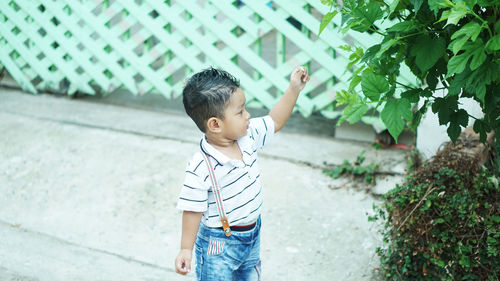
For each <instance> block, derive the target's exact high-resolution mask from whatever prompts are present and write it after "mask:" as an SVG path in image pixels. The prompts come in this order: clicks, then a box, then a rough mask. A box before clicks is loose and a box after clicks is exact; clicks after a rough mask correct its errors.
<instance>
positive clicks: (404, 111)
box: [380, 99, 413, 141]
mask: <svg viewBox="0 0 500 281" xmlns="http://www.w3.org/2000/svg"><path fill="white" fill-rule="evenodd" d="M380 117H381V118H382V121H383V122H384V124H385V125H386V126H387V129H388V130H389V133H390V134H391V136H392V137H393V138H394V139H395V140H396V141H397V139H398V137H399V135H400V134H401V132H402V131H403V128H404V126H405V121H404V120H403V118H404V119H406V120H407V121H411V120H412V118H413V114H412V112H411V104H410V102H409V101H408V100H407V99H399V100H389V101H388V102H386V103H385V106H384V109H383V110H382V112H381V113H380Z"/></svg>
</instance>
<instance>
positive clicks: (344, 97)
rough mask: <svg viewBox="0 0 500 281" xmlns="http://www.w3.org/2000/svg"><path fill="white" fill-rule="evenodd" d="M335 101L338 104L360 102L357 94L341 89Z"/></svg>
mask: <svg viewBox="0 0 500 281" xmlns="http://www.w3.org/2000/svg"><path fill="white" fill-rule="evenodd" d="M335 101H336V102H337V105H343V104H349V103H356V102H358V100H357V96H356V94H354V93H351V92H347V91H346V90H341V91H339V92H337V95H336V98H335Z"/></svg>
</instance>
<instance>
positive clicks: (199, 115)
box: [182, 67, 240, 132]
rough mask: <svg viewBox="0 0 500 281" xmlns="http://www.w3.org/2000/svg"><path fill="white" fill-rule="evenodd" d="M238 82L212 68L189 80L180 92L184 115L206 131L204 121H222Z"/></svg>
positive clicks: (222, 71)
mask: <svg viewBox="0 0 500 281" xmlns="http://www.w3.org/2000/svg"><path fill="white" fill-rule="evenodd" d="M239 87H240V81H239V80H238V79H236V78H235V77H234V76H232V75H231V74H229V73H228V72H226V71H224V70H221V69H215V68H213V67H210V68H207V69H204V70H202V71H200V72H198V73H196V74H194V75H193V76H191V78H189V79H188V80H187V82H186V86H185V87H184V90H183V91H182V96H183V97H182V102H183V103H184V109H185V110H186V113H187V114H188V115H189V117H191V119H193V121H194V123H196V126H198V128H199V129H200V130H201V131H202V132H205V131H206V121H207V120H208V119H210V118H212V117H217V118H220V119H224V110H225V109H226V106H227V104H228V102H229V99H230V98H231V95H232V94H233V93H234V92H235V91H236V89H238V88H239Z"/></svg>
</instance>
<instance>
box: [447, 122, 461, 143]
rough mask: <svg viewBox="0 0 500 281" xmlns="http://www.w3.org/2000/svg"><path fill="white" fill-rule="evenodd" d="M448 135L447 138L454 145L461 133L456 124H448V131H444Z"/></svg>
mask: <svg viewBox="0 0 500 281" xmlns="http://www.w3.org/2000/svg"><path fill="white" fill-rule="evenodd" d="M446 132H447V133H448V136H449V137H450V139H451V141H452V142H453V143H454V144H456V142H457V138H458V137H459V136H460V133H461V132H462V129H461V128H460V126H459V125H458V124H456V123H450V126H448V129H447V130H446Z"/></svg>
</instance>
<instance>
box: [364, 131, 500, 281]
mask: <svg viewBox="0 0 500 281" xmlns="http://www.w3.org/2000/svg"><path fill="white" fill-rule="evenodd" d="M457 142H460V139H459V140H458V141H457ZM450 147H451V146H448V149H445V150H443V151H440V152H439V153H438V154H437V155H436V156H435V157H434V158H433V160H432V161H430V162H427V163H425V165H424V166H422V167H421V168H419V169H417V170H416V171H415V172H414V173H412V174H411V175H410V176H409V177H407V179H406V181H405V183H404V184H402V185H397V186H396V188H394V189H393V190H391V191H390V192H389V193H387V194H386V195H385V196H384V198H385V203H384V204H383V205H382V206H380V207H379V206H374V210H375V215H373V216H371V217H369V220H371V221H381V222H382V223H383V224H384V227H383V230H382V231H381V233H382V236H383V241H384V246H382V247H379V248H377V253H378V255H379V256H380V261H381V271H382V274H383V275H384V277H385V278H386V279H387V280H499V278H500V188H499V185H498V180H497V179H496V178H495V177H494V176H492V174H491V172H489V171H488V170H487V169H485V168H481V167H478V165H477V160H476V159H475V158H474V157H471V156H470V155H469V154H467V153H460V151H459V150H458V149H456V150H453V149H450Z"/></svg>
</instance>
